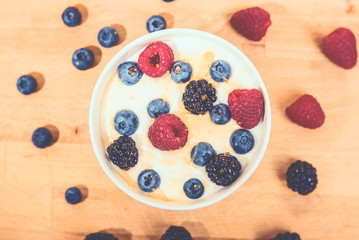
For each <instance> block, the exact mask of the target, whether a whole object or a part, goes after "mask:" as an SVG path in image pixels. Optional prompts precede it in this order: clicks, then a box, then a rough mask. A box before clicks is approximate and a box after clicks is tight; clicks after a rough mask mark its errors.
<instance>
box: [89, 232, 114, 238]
mask: <svg viewBox="0 0 359 240" xmlns="http://www.w3.org/2000/svg"><path fill="white" fill-rule="evenodd" d="M85 240H118V238H117V237H115V236H114V235H112V234H109V233H100V232H97V233H91V234H89V235H87V236H86V238H85Z"/></svg>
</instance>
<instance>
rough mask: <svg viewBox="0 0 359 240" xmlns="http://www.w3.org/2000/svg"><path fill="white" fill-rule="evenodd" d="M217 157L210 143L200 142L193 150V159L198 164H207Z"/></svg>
mask: <svg viewBox="0 0 359 240" xmlns="http://www.w3.org/2000/svg"><path fill="white" fill-rule="evenodd" d="M214 157H215V151H214V149H213V147H212V146H211V145H210V144H209V143H205V142H200V143H198V144H197V145H196V146H194V147H193V148H192V150H191V159H192V161H193V163H194V164H196V165H198V166H206V165H207V164H208V163H209V162H210V161H211V160H212V159H213V158H214Z"/></svg>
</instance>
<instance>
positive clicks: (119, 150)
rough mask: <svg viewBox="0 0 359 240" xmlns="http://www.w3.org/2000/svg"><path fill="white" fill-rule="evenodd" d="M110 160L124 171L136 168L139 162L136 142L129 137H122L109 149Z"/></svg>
mask: <svg viewBox="0 0 359 240" xmlns="http://www.w3.org/2000/svg"><path fill="white" fill-rule="evenodd" d="M107 153H108V157H109V159H110V160H111V161H112V163H113V164H115V165H117V166H118V167H120V168H121V169H123V170H129V169H130V168H131V167H134V166H135V165H136V164H137V161H138V150H137V148H136V142H135V141H134V140H132V138H130V137H128V136H121V137H119V138H118V139H117V140H115V141H113V143H112V144H111V145H110V146H109V147H108V148H107Z"/></svg>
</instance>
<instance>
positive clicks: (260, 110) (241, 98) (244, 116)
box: [228, 89, 264, 129]
mask: <svg viewBox="0 0 359 240" xmlns="http://www.w3.org/2000/svg"><path fill="white" fill-rule="evenodd" d="M228 107H229V110H230V111H231V115H232V118H233V120H235V121H236V122H237V123H238V125H239V126H241V127H243V128H246V129H251V128H254V127H255V126H257V125H258V123H259V122H260V121H261V120H262V119H263V114H264V99H263V95H262V93H261V92H260V91H259V90H257V89H250V90H248V89H236V90H233V91H232V92H231V93H230V94H229V95H228Z"/></svg>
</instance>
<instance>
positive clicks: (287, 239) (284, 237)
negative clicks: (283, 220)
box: [271, 232, 300, 240]
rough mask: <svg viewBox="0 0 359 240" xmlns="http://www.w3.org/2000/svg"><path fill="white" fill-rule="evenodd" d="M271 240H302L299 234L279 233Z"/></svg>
mask: <svg viewBox="0 0 359 240" xmlns="http://www.w3.org/2000/svg"><path fill="white" fill-rule="evenodd" d="M271 240H300V236H299V235H298V233H289V232H286V233H278V234H277V235H276V236H275V237H274V238H272V239H271Z"/></svg>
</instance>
